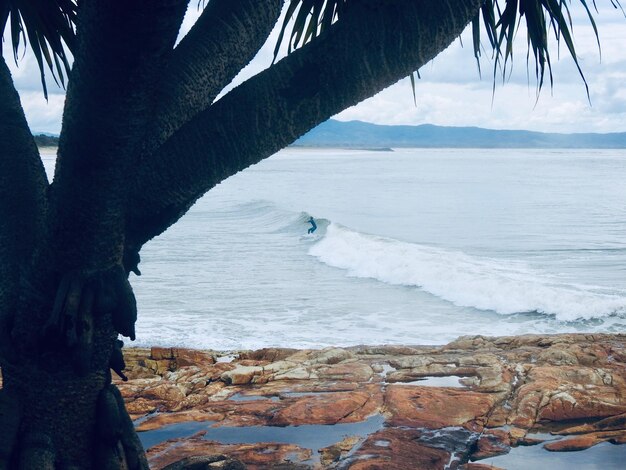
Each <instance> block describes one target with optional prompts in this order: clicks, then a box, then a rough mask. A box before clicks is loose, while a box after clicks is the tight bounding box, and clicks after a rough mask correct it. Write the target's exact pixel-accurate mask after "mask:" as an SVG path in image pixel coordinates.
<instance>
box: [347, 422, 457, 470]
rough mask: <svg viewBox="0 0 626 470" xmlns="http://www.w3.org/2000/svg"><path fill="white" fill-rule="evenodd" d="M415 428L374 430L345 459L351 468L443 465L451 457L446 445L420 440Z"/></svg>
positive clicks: (391, 469) (400, 468)
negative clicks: (433, 445) (445, 448)
mask: <svg viewBox="0 0 626 470" xmlns="http://www.w3.org/2000/svg"><path fill="white" fill-rule="evenodd" d="M420 436H421V432H420V431H418V430H415V429H399V428H391V429H384V430H382V431H379V432H377V433H375V434H372V435H371V436H370V437H369V438H368V439H367V440H366V441H365V442H364V443H363V445H362V446H361V447H360V448H359V450H358V451H357V452H356V453H355V454H354V455H353V456H352V457H350V458H349V459H348V460H347V462H346V467H345V468H348V469H350V470H380V469H383V468H384V469H385V470H406V469H409V468H415V469H418V468H419V469H424V470H427V469H433V470H434V469H442V468H445V467H446V465H447V464H448V462H449V461H450V453H449V452H447V451H446V450H444V449H438V448H434V447H429V446H427V445H424V444H421V443H420V442H419V440H418V439H419V437H420Z"/></svg>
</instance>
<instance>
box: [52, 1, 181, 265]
mask: <svg viewBox="0 0 626 470" xmlns="http://www.w3.org/2000/svg"><path fill="white" fill-rule="evenodd" d="M187 3H188V0H113V1H108V2H102V1H91V2H81V4H80V7H79V10H78V21H77V43H78V45H77V49H76V51H75V60H74V66H73V70H72V74H71V76H70V83H69V86H68V91H67V98H66V105H65V110H64V115H63V129H62V132H61V139H60V142H59V155H58V159H57V167H56V172H55V179H54V184H53V187H52V194H51V214H52V217H51V222H52V224H53V227H52V228H51V233H52V238H51V250H50V252H51V253H54V256H55V257H56V258H55V260H54V262H55V263H54V264H56V265H57V266H58V267H59V269H60V270H61V271H67V270H71V269H76V268H83V267H90V268H91V267H94V266H98V267H107V266H111V265H113V264H116V263H119V262H120V259H121V256H122V250H121V248H122V247H123V243H124V242H123V240H124V236H123V226H124V204H125V200H126V196H127V187H128V179H129V178H130V177H131V176H132V172H130V171H129V168H132V165H133V162H134V161H136V159H137V155H138V148H139V147H140V142H141V140H142V137H143V136H144V135H145V128H146V123H147V122H148V121H149V116H150V113H151V103H152V101H151V99H152V96H153V94H154V85H153V84H152V83H151V79H152V71H153V70H154V69H158V68H159V66H160V65H162V60H163V58H164V56H166V55H167V54H168V53H169V52H170V51H171V50H172V48H173V47H174V43H175V40H176V37H177V35H178V30H179V28H180V25H181V23H182V19H183V17H184V14H185V11H186V8H187Z"/></svg>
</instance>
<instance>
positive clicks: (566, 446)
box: [543, 435, 604, 452]
mask: <svg viewBox="0 0 626 470" xmlns="http://www.w3.org/2000/svg"><path fill="white" fill-rule="evenodd" d="M603 441H604V439H599V438H597V437H596V436H594V435H587V436H578V437H572V438H570V439H562V440H560V441H554V442H548V443H547V444H544V446H543V448H544V449H546V450H549V451H551V452H571V451H576V450H585V449H588V448H589V447H592V446H595V445H596V444H599V443H600V442H603Z"/></svg>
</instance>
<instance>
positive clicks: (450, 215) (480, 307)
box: [44, 148, 626, 350]
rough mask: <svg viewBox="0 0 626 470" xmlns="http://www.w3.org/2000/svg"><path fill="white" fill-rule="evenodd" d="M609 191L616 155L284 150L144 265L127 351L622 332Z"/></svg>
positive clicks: (624, 300) (242, 178) (622, 249)
mask: <svg viewBox="0 0 626 470" xmlns="http://www.w3.org/2000/svg"><path fill="white" fill-rule="evenodd" d="M44 161H45V164H46V167H47V169H48V171H49V172H51V171H52V167H53V165H54V157H53V156H52V155H47V156H44ZM624 175H626V151H623V150H575V151H572V150H566V151H564V150H529V149H520V150H502V149H498V150H485V149H395V150H394V151H393V152H387V151H367V150H330V149H298V148H289V149H286V150H283V151H281V152H279V153H278V154H276V155H274V156H272V157H271V158H269V159H267V160H265V161H263V162H261V163H260V164H258V165H255V166H253V167H251V168H248V169H247V170H245V171H243V172H241V173H239V174H237V175H235V176H233V177H231V178H229V179H228V180H226V181H224V182H223V183H222V184H220V185H219V186H217V187H216V188H214V189H212V190H211V191H210V192H209V193H207V194H206V195H205V196H204V197H203V198H202V199H201V200H199V201H198V202H197V203H196V204H195V206H194V207H193V208H192V209H191V210H190V211H189V213H188V214H187V215H186V216H185V217H183V219H181V220H180V221H179V222H178V223H177V224H176V225H174V226H173V227H171V228H170V229H169V230H168V231H167V232H166V233H165V234H163V235H162V236H160V237H158V238H157V239H155V240H152V241H151V242H149V243H148V244H147V245H146V246H145V247H144V249H143V250H142V253H141V256H142V263H141V265H140V268H141V271H142V273H143V275H142V276H141V277H135V276H134V275H131V282H132V285H133V287H134V290H135V294H136V296H137V300H138V305H139V320H138V323H137V341H136V345H138V346H148V345H163V346H185V347H195V348H210V349H218V350H236V349H249V348H261V347H270V346H282V347H306V348H309V347H311V348H318V347H325V346H330V345H338V346H346V345H356V344H442V343H446V342H449V341H451V340H453V339H455V338H457V337H458V336H461V335H476V334H481V335H514V334H524V333H540V334H544V333H561V332H624V331H625V330H626V185H624V181H623V178H624ZM311 216H312V217H314V219H315V220H316V222H317V225H318V229H317V231H316V232H315V233H313V234H307V230H308V228H309V227H310V225H309V224H308V223H307V220H308V219H309V217H311Z"/></svg>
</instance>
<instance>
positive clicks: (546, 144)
mask: <svg viewBox="0 0 626 470" xmlns="http://www.w3.org/2000/svg"><path fill="white" fill-rule="evenodd" d="M293 146H295V147H333V148H358V149H370V148H377V149H378V148H386V147H391V148H393V147H396V148H398V147H416V148H570V149H574V148H596V149H622V148H626V132H619V133H611V134H593V133H585V134H555V133H544V132H533V131H517V130H494V129H482V128H480V127H443V126H435V125H432V124H423V125H419V126H389V125H379V124H371V123H367V122H362V121H347V122H342V121H337V120H334V119H330V120H328V121H326V122H324V123H322V124H320V125H319V126H317V127H316V128H315V129H312V130H311V131H309V132H308V133H307V134H305V135H304V136H302V137H301V138H299V139H298V140H297V141H296V142H295V143H294V144H293Z"/></svg>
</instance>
